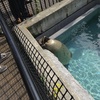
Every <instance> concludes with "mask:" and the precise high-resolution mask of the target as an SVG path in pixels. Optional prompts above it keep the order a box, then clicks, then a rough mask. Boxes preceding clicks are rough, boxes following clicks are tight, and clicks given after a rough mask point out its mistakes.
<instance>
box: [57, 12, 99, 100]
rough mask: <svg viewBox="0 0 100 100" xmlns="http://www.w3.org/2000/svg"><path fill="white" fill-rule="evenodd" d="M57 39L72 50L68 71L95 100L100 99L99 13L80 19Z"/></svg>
mask: <svg viewBox="0 0 100 100" xmlns="http://www.w3.org/2000/svg"><path fill="white" fill-rule="evenodd" d="M66 34H67V35H66ZM68 34H70V35H68ZM57 39H58V40H60V41H61V42H63V43H64V44H65V45H66V46H67V47H68V48H69V50H70V51H71V52H72V59H71V61H70V62H69V66H68V70H69V71H70V73H71V74H72V75H73V76H74V78H75V79H76V80H78V81H79V83H80V84H81V85H82V86H83V87H84V88H85V89H86V90H87V91H88V92H89V93H90V94H91V95H92V96H93V98H94V99H95V100H100V14H99V13H97V14H95V15H94V16H92V19H89V20H88V21H85V20H82V21H81V22H79V23H78V24H76V25H74V26H73V27H72V28H70V29H69V30H67V31H66V32H64V33H63V34H62V35H60V36H58V37H57Z"/></svg>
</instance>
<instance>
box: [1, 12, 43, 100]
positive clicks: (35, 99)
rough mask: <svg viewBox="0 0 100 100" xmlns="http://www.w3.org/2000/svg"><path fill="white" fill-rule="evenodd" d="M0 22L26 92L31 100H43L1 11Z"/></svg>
mask: <svg viewBox="0 0 100 100" xmlns="http://www.w3.org/2000/svg"><path fill="white" fill-rule="evenodd" d="M0 24H1V27H2V30H3V32H4V35H5V37H6V39H7V42H8V44H9V46H10V48H11V50H12V53H13V56H14V58H15V61H16V64H17V65H18V67H19V70H20V72H21V75H22V78H23V81H24V83H25V86H26V89H27V90H28V94H29V97H30V99H31V100H43V99H42V96H41V95H40V93H39V92H38V91H37V88H36V86H35V84H34V82H33V81H32V80H31V77H30V76H29V74H28V71H27V69H26V66H25V64H24V62H23V60H22V59H21V56H20V53H19V51H18V48H17V46H16V43H15V41H14V39H13V37H12V35H11V30H10V29H9V27H8V26H7V24H6V22H5V19H4V18H3V16H2V13H1V12H0Z"/></svg>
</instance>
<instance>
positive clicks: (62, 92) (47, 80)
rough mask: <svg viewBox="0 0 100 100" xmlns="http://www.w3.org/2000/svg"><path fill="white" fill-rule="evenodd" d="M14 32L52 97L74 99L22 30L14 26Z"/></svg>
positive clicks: (60, 99) (63, 99)
mask: <svg viewBox="0 0 100 100" xmlns="http://www.w3.org/2000/svg"><path fill="white" fill-rule="evenodd" d="M15 33H16V34H17V36H18V38H19V40H20V42H21V43H22V45H23V46H24V49H25V50H26V51H27V53H28V56H29V57H30V59H31V61H32V63H33V65H34V66H35V68H36V70H37V72H38V75H39V77H40V79H41V81H42V82H43V83H44V86H45V87H46V88H47V90H48V91H49V93H50V95H51V96H52V97H53V98H52V99H57V100H74V98H73V96H72V95H71V94H70V92H69V91H68V89H67V88H66V87H65V86H64V84H63V83H62V81H61V80H60V79H59V77H58V76H57V75H56V73H55V72H54V71H53V69H52V68H51V66H50V65H49V64H48V63H47V62H46V61H45V59H44V58H43V57H42V56H41V54H40V53H39V51H38V50H37V49H36V48H35V47H34V45H33V44H32V43H31V42H30V40H28V38H27V37H26V36H25V35H24V33H22V31H21V30H20V29H19V28H18V27H17V26H16V28H15Z"/></svg>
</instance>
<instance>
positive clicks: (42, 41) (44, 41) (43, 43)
mask: <svg viewBox="0 0 100 100" xmlns="http://www.w3.org/2000/svg"><path fill="white" fill-rule="evenodd" d="M48 40H50V38H48V37H46V36H44V37H42V38H41V39H39V40H38V43H39V44H40V45H41V46H42V47H43V48H45V43H46V42H47V41H48Z"/></svg>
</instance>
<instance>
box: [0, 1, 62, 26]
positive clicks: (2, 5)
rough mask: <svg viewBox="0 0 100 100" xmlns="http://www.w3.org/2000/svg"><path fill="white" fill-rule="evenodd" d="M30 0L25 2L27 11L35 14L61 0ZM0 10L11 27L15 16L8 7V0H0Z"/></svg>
mask: <svg viewBox="0 0 100 100" xmlns="http://www.w3.org/2000/svg"><path fill="white" fill-rule="evenodd" d="M31 1H32V2H30V3H27V4H25V7H26V9H27V11H28V12H29V13H31V14H33V16H34V15H36V14H38V13H39V12H41V11H43V10H45V9H47V8H49V7H50V6H52V5H54V4H55V3H57V2H60V1H62V0H31ZM0 10H1V11H2V12H3V15H4V17H5V18H6V21H7V23H8V24H9V26H11V27H13V26H14V25H15V24H16V23H15V18H14V17H13V15H12V12H11V10H10V7H9V2H8V0H0Z"/></svg>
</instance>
